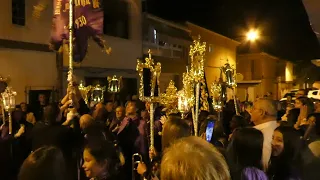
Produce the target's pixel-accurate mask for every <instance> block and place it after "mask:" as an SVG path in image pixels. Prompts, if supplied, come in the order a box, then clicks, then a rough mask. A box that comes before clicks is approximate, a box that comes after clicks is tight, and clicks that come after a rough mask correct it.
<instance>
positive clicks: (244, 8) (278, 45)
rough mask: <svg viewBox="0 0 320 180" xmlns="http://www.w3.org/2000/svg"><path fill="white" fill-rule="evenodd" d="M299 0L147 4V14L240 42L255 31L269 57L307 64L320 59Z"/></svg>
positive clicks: (170, 0) (319, 48)
mask: <svg viewBox="0 0 320 180" xmlns="http://www.w3.org/2000/svg"><path fill="white" fill-rule="evenodd" d="M301 1H302V0H197V1H185V0H184V1H183V0H148V1H147V7H148V9H147V11H148V12H149V13H152V14H154V15H156V16H159V17H162V18H164V19H167V20H172V21H176V22H183V21H187V20H188V21H191V22H193V23H195V24H198V25H200V26H203V27H205V28H207V29H210V30H213V31H215V32H217V33H220V34H222V35H225V36H228V37H230V38H233V39H236V40H238V41H241V40H243V39H245V37H244V35H245V31H247V30H248V29H250V28H258V29H259V30H260V31H261V35H262V38H261V39H260V40H259V42H258V43H259V44H258V45H259V47H260V48H261V49H262V50H263V51H265V52H267V53H270V54H272V55H275V56H278V57H281V58H284V59H287V60H291V61H295V62H297V61H304V62H310V60H311V59H315V58H320V46H319V43H318V40H317V38H316V36H315V34H314V33H313V31H312V29H311V26H310V23H309V19H308V16H307V13H306V11H305V8H304V6H303V3H302V2H301Z"/></svg>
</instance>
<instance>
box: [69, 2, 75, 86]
mask: <svg viewBox="0 0 320 180" xmlns="http://www.w3.org/2000/svg"><path fill="white" fill-rule="evenodd" d="M73 10H74V6H73V0H69V72H68V81H69V83H72V80H73Z"/></svg>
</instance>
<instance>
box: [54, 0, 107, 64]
mask: <svg viewBox="0 0 320 180" xmlns="http://www.w3.org/2000/svg"><path fill="white" fill-rule="evenodd" d="M97 1H98V2H99V3H98V4H99V7H94V6H93V2H94V1H93V0H90V1H89V2H90V4H87V5H85V6H81V5H80V6H75V8H74V21H75V23H74V57H73V58H74V59H73V60H74V61H75V62H81V61H82V60H83V59H84V57H85V55H86V53H87V49H88V39H89V38H90V37H92V38H93V40H94V41H95V42H96V43H97V44H98V45H99V46H100V47H101V48H103V47H104V41H103V40H102V38H101V35H102V34H103V18H104V17H103V16H104V15H103V9H102V0H97ZM86 2H87V1H86ZM53 3H54V8H53V12H54V15H53V25H52V30H51V44H52V45H53V48H54V49H55V50H58V49H59V48H60V46H61V45H62V43H63V40H64V39H66V40H68V39H69V30H68V24H69V10H68V9H69V8H68V6H69V5H68V4H69V0H54V1H53ZM66 9H67V10H66ZM79 24H81V26H79ZM82 25H83V26H82Z"/></svg>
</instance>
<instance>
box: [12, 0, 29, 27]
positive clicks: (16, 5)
mask: <svg viewBox="0 0 320 180" xmlns="http://www.w3.org/2000/svg"><path fill="white" fill-rule="evenodd" d="M25 8H26V4H25V0H12V24H16V25H20V26H24V25H25V24H26V9H25Z"/></svg>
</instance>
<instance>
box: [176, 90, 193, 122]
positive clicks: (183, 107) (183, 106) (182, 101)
mask: <svg viewBox="0 0 320 180" xmlns="http://www.w3.org/2000/svg"><path fill="white" fill-rule="evenodd" d="M177 96H178V110H179V112H180V113H181V118H182V119H184V118H185V116H184V115H185V113H187V112H188V111H189V110H190V107H189V102H188V100H189V99H188V98H187V97H186V95H185V90H184V89H183V90H180V91H179V92H178V93H177Z"/></svg>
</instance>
